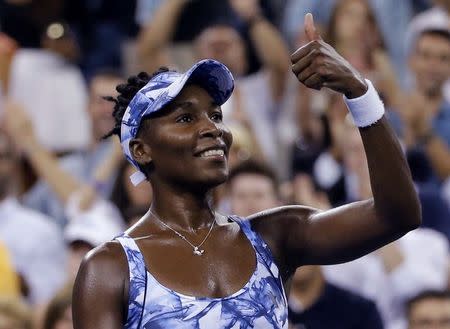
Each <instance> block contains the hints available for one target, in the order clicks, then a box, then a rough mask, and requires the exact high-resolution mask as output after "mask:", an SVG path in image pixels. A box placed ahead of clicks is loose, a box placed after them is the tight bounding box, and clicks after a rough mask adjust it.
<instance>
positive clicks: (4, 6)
mask: <svg viewBox="0 0 450 329" xmlns="http://www.w3.org/2000/svg"><path fill="white" fill-rule="evenodd" d="M64 2H65V1H64V0H2V1H0V25H1V30H2V31H3V32H4V33H5V34H7V35H8V36H10V37H11V38H12V39H13V40H15V41H16V42H17V43H18V45H19V47H21V48H22V47H23V48H39V45H40V41H41V34H42V32H43V31H44V30H45V26H46V25H48V24H49V23H50V22H51V21H52V20H55V19H60V18H61V17H62V15H63V12H64Z"/></svg>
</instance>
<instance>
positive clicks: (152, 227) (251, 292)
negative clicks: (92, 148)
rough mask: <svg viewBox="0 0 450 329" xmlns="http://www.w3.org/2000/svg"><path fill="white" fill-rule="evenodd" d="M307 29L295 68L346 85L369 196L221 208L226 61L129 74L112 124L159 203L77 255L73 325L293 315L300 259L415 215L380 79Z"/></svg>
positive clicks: (364, 245) (244, 321)
mask: <svg viewBox="0 0 450 329" xmlns="http://www.w3.org/2000/svg"><path fill="white" fill-rule="evenodd" d="M305 30H306V35H307V37H308V41H309V42H308V44H306V45H305V46H303V47H302V48H300V49H299V50H297V51H296V52H295V53H294V54H293V55H292V58H291V59H292V63H293V66H292V70H293V72H294V74H295V75H296V76H297V78H298V80H299V81H300V82H301V83H304V84H305V85H306V86H307V87H309V88H314V89H320V88H322V87H327V88H330V89H332V90H334V91H337V92H340V93H342V94H344V95H345V100H346V103H347V105H348V107H349V110H350V111H351V113H352V115H353V118H354V121H355V124H356V125H357V126H358V127H360V133H361V136H362V139H363V142H364V145H365V151H366V153H367V158H368V166H369V171H370V177H371V180H372V189H373V195H374V197H373V198H372V199H369V200H365V201H361V202H357V203H352V204H349V205H346V206H344V207H340V208H335V209H332V210H328V211H320V210H317V209H313V208H309V207H303V206H285V207H280V208H275V209H270V210H267V211H265V212H262V213H258V214H255V215H253V216H250V217H248V218H247V220H245V221H244V220H242V219H241V218H238V217H236V216H224V215H221V214H219V213H216V212H215V210H214V208H213V206H212V193H213V190H214V188H215V187H216V186H218V185H220V184H222V183H223V182H225V181H226V179H227V176H228V163H227V157H228V151H229V148H230V146H231V143H232V136H231V134H230V132H229V130H228V129H227V127H226V126H225V124H224V123H223V122H222V113H221V109H220V105H222V104H223V103H224V102H225V101H226V100H227V99H228V98H229V97H230V95H231V93H232V90H233V78H232V76H231V73H230V72H229V70H228V69H227V68H226V67H225V66H224V65H223V64H221V63H219V62H217V61H213V60H203V61H200V62H198V63H197V64H195V65H194V66H193V67H192V68H191V69H190V70H188V71H187V72H186V73H185V74H180V73H177V72H172V71H168V70H161V71H158V72H156V73H155V74H154V75H151V76H149V75H147V74H145V73H141V74H139V75H138V76H137V77H131V78H129V79H128V81H127V83H126V84H123V85H120V86H118V87H117V90H118V91H119V93H120V95H119V96H118V97H117V99H116V106H115V111H114V116H115V118H116V126H115V128H114V130H113V131H112V134H117V135H119V136H120V138H121V143H122V147H123V150H124V153H125V155H126V157H127V159H128V160H129V161H130V162H131V163H133V165H134V166H135V167H136V169H138V171H137V172H136V173H135V174H133V175H132V177H131V179H132V180H133V182H134V183H135V184H138V183H140V182H142V181H144V180H146V179H147V180H149V181H150V182H151V184H152V190H153V199H152V204H151V206H150V209H149V211H148V213H147V214H146V215H145V216H144V217H143V218H142V219H141V220H140V221H139V222H138V223H136V224H135V225H134V226H133V227H131V228H130V229H129V230H127V231H126V232H125V233H124V235H122V236H121V237H118V238H117V239H116V240H115V241H112V242H108V243H106V244H104V245H103V246H101V247H99V248H97V249H96V250H94V251H93V252H91V253H89V254H88V256H87V257H86V258H85V260H84V261H83V263H82V265H81V267H80V270H79V273H78V276H77V280H76V283H75V288H74V299H73V301H74V304H73V307H74V328H76V329H81V328H83V329H91V328H92V329H93V328H96V329H102V328H109V329H111V328H112V329H116V328H124V327H125V328H231V327H239V328H287V326H288V324H287V301H286V292H288V290H289V282H290V279H291V278H292V276H293V274H294V273H295V270H296V269H297V268H298V267H299V266H302V265H307V264H330V263H337V262H344V261H348V260H351V259H355V258H357V257H360V256H362V255H364V254H366V253H368V252H370V251H372V250H374V249H376V248H379V247H381V246H382V245H384V244H386V243H388V242H391V241H393V240H395V239H397V238H399V237H400V236H402V235H403V234H405V233H406V232H408V231H409V230H411V229H414V228H416V227H417V226H418V225H419V224H420V221H421V219H420V208H419V204H418V201H417V196H416V193H415V190H414V187H413V184H412V181H411V177H410V174H409V170H408V167H407V164H406V161H405V159H404V157H403V154H402V151H401V148H400V146H399V145H398V143H397V140H396V138H395V136H394V134H393V132H392V130H391V129H390V127H389V125H388V123H387V121H386V119H385V118H384V117H383V113H384V109H383V105H382V103H381V101H380V100H379V98H378V95H377V93H376V91H375V89H374V87H373V86H372V84H371V83H370V81H369V80H364V79H363V78H362V77H361V75H360V74H359V73H358V72H357V71H356V70H355V69H354V68H353V67H352V66H351V65H350V64H349V63H348V62H347V61H345V60H344V59H343V58H342V57H341V56H340V55H339V54H338V53H337V52H336V51H335V50H334V49H333V48H332V47H331V46H330V45H328V44H327V43H325V42H324V41H322V40H321V38H320V36H319V35H318V33H317V32H316V30H315V27H314V24H313V21H312V16H311V15H307V17H306V20H305ZM255 97H257V95H256V96H255ZM124 251H125V252H124ZM237 269H239V270H237Z"/></svg>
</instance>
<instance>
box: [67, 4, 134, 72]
mask: <svg viewBox="0 0 450 329" xmlns="http://www.w3.org/2000/svg"><path fill="white" fill-rule="evenodd" d="M65 2H66V7H65V17H66V19H67V21H68V22H69V23H70V24H71V26H72V27H73V28H74V30H75V32H76V34H77V36H78V39H79V41H80V45H81V49H82V50H83V53H84V56H83V58H82V60H81V68H82V71H83V73H84V74H85V77H86V78H87V80H90V79H91V78H92V77H93V76H94V75H95V73H96V72H97V71H98V70H99V69H100V70H101V69H104V68H114V69H116V70H120V69H121V68H122V45H123V43H124V42H125V41H126V40H127V38H128V37H135V35H136V33H137V25H136V24H135V21H134V14H135V10H136V0H127V1H121V0H95V1H92V0H65Z"/></svg>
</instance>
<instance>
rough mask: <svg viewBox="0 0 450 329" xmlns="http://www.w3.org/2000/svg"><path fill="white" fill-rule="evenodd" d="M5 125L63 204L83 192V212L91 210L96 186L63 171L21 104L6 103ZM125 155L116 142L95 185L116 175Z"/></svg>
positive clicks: (102, 163) (101, 165)
mask: <svg viewBox="0 0 450 329" xmlns="http://www.w3.org/2000/svg"><path fill="white" fill-rule="evenodd" d="M5 119H6V120H5V123H6V129H7V131H8V133H9V134H10V135H11V136H12V137H13V139H14V141H15V143H16V144H18V146H19V148H20V149H21V150H22V152H23V153H24V155H25V156H26V157H27V159H28V161H29V162H30V163H31V166H32V167H33V169H34V170H35V171H36V173H37V174H38V176H39V177H40V178H42V179H43V180H44V181H45V182H46V183H47V184H48V185H49V186H50V188H51V189H52V190H53V192H54V193H55V194H56V195H57V196H58V198H59V199H60V200H61V202H62V203H63V204H66V203H67V201H68V200H69V198H70V197H71V196H72V195H73V194H74V193H75V192H79V191H82V192H83V198H82V205H80V206H81V207H82V208H83V209H86V208H89V206H90V204H91V203H92V201H94V199H95V197H96V191H95V188H94V186H91V185H89V184H88V183H85V182H82V181H80V180H78V179H77V178H75V177H74V176H73V175H71V174H70V173H69V172H67V171H66V170H64V169H63V168H62V167H61V165H60V164H59V161H58V159H57V158H56V156H54V155H53V154H52V153H51V152H50V151H48V150H47V149H46V148H45V147H44V146H43V145H42V144H40V142H39V141H38V140H37V138H36V135H35V134H34V131H33V127H32V123H31V121H30V118H29V117H28V116H27V114H26V112H25V111H24V110H23V109H22V107H21V106H20V105H18V104H17V103H14V102H11V101H9V102H7V104H6V106H5ZM122 158H123V155H122V152H121V149H120V144H119V142H118V141H117V144H116V145H113V148H112V150H111V154H109V155H108V156H107V157H105V159H104V161H102V162H101V163H100V164H99V165H98V167H96V168H95V171H94V174H93V179H94V180H95V182H96V183H98V184H101V183H102V182H105V181H106V180H107V179H109V177H110V176H111V175H112V174H113V173H114V172H115V170H116V169H117V167H118V166H119V165H120V163H121V161H122Z"/></svg>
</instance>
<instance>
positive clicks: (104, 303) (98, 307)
mask: <svg viewBox="0 0 450 329" xmlns="http://www.w3.org/2000/svg"><path fill="white" fill-rule="evenodd" d="M120 248H121V247H120V246H119V245H118V244H117V243H115V242H108V243H106V244H105V245H103V246H100V247H99V248H96V249H94V250H93V251H91V252H89V253H88V255H87V256H86V257H85V259H84V260H83V262H82V263H81V266H80V269H79V271H78V275H77V278H76V281H75V285H74V288H73V297H72V313H73V327H74V329H121V328H123V327H124V324H125V321H126V316H127V307H128V303H127V302H128V288H126V287H125V282H126V280H128V275H127V274H126V273H127V272H126V270H127V264H126V261H125V255H124V254H123V252H122V251H121V250H120ZM120 253H122V254H123V255H120Z"/></svg>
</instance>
